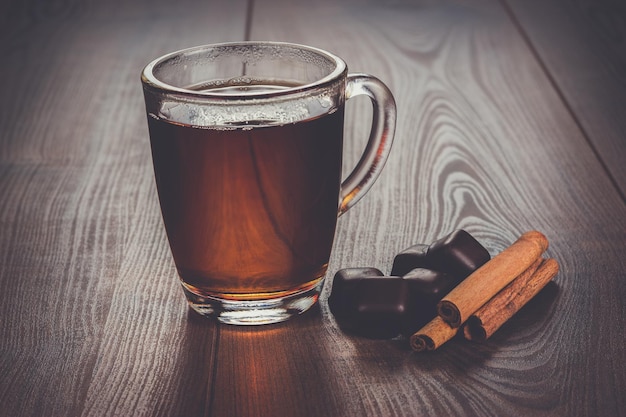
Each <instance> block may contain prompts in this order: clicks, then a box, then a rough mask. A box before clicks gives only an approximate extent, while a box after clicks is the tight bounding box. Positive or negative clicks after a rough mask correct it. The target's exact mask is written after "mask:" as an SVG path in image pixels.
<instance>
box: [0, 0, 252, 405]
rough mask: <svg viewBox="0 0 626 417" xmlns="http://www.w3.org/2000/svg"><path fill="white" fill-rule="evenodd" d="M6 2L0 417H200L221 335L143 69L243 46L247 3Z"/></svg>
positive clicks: (1, 76) (1, 81)
mask: <svg viewBox="0 0 626 417" xmlns="http://www.w3.org/2000/svg"><path fill="white" fill-rule="evenodd" d="M3 4H6V5H8V6H7V8H8V13H7V14H3V16H2V19H3V25H2V38H1V43H0V45H1V46H2V49H3V53H4V58H3V64H2V66H1V68H2V69H1V71H2V72H1V73H0V88H1V89H2V91H3V94H2V96H1V98H0V109H1V111H0V126H1V131H2V134H1V136H0V173H1V177H0V178H1V180H0V195H1V196H2V197H1V200H0V201H1V203H0V210H1V214H0V216H1V217H0V219H1V224H2V226H1V227H0V259H1V266H0V273H1V277H2V279H1V280H0V290H1V294H2V296H1V300H2V303H1V305H0V312H1V313H0V314H1V317H0V331H1V334H2V341H0V353H1V356H0V357H1V360H0V387H1V388H0V404H2V407H1V410H0V415H11V416H18V415H32V416H34V415H81V414H84V415H142V414H143V415H158V414H161V415H175V414H178V413H180V415H196V414H202V412H204V410H205V408H206V398H208V397H210V385H209V384H210V380H211V379H210V375H211V374H212V365H213V364H212V359H213V356H214V352H215V343H216V340H217V339H216V335H217V333H216V332H215V325H214V324H213V323H211V322H207V321H201V322H198V320H193V319H189V320H188V318H187V308H186V304H185V301H184V297H183V295H182V291H181V290H180V288H179V286H178V285H177V279H176V272H175V270H174V267H173V264H172V261H171V257H170V253H169V248H168V245H167V241H166V239H165V234H164V232H163V228H162V222H161V218H160V212H159V207H158V202H157V198H156V193H155V189H154V185H153V173H152V167H151V160H150V151H149V145H148V138H147V126H146V122H145V114H144V110H143V97H142V91H141V84H140V82H139V74H140V71H141V68H142V67H143V65H145V64H146V63H147V62H148V61H149V60H151V59H153V58H155V57H157V56H159V55H160V54H162V53H165V52H168V51H170V50H172V49H177V48H181V47H184V46H190V45H194V44H198V43H204V42H210V41H214V42H216V41H222V40H232V39H239V38H240V37H241V36H243V33H244V31H245V30H244V29H245V17H246V16H245V10H246V4H245V3H244V2H231V3H230V4H229V5H226V4H224V5H222V6H220V7H221V9H219V10H216V7H217V6H214V7H210V6H209V5H198V4H197V3H196V2H193V1H191V2H189V1H183V2H176V3H175V4H174V3H172V2H133V3H132V4H131V3H126V2H93V3H91V4H89V3H87V2H80V1H69V2H17V1H16V2H4V3H3ZM3 7H4V6H3ZM190 10H194V11H195V12H194V13H189V11H190ZM215 11H219V13H218V14H217V15H215V14H213V12H215ZM224 16H232V17H234V19H231V20H229V21H224V20H222V19H224ZM207 27H210V28H211V29H210V30H209V29H207ZM188 396H192V397H193V398H194V399H199V401H187V397H188Z"/></svg>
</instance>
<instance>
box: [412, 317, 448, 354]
mask: <svg viewBox="0 0 626 417" xmlns="http://www.w3.org/2000/svg"><path fill="white" fill-rule="evenodd" d="M458 331H459V329H454V328H452V327H450V325H449V324H448V323H446V322H445V321H443V319H442V318H441V317H439V316H437V317H435V318H434V319H432V320H431V321H430V322H428V323H427V324H426V325H425V326H424V327H422V328H421V329H420V330H419V331H418V332H417V333H415V334H414V335H413V336H411V339H410V343H411V348H412V349H413V350H414V351H416V352H423V351H425V350H435V349H437V348H438V347H439V346H441V345H443V344H444V343H446V342H447V341H448V340H450V339H452V338H453V337H454V335H455V334H457V332H458Z"/></svg>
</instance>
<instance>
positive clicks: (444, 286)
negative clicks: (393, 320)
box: [402, 268, 459, 335]
mask: <svg viewBox="0 0 626 417" xmlns="http://www.w3.org/2000/svg"><path fill="white" fill-rule="evenodd" d="M402 278H403V279H404V280H405V281H407V282H408V284H409V293H410V296H411V299H412V301H413V303H414V304H415V311H414V314H413V315H412V317H410V318H409V320H407V322H406V325H405V326H404V329H403V333H404V334H409V335H410V334H413V333H414V332H416V331H417V330H419V329H420V328H422V327H423V326H424V325H425V324H426V323H428V322H429V321H431V320H432V319H433V318H435V316H436V315H437V303H438V302H439V300H441V299H442V298H443V297H444V296H445V295H446V294H448V293H449V292H450V291H452V289H453V288H454V287H456V285H457V284H458V283H459V280H458V279H456V278H455V277H453V276H452V275H450V274H446V273H445V272H438V271H433V270H431V269H425V268H416V269H413V270H411V271H409V272H408V273H407V274H405V275H404V276H403V277H402Z"/></svg>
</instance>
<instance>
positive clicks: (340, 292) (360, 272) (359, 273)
mask: <svg viewBox="0 0 626 417" xmlns="http://www.w3.org/2000/svg"><path fill="white" fill-rule="evenodd" d="M383 275H384V274H383V273H382V272H381V271H380V270H378V269H376V268H344V269H340V270H339V271H337V273H336V274H335V276H334V278H333V287H332V291H331V293H330V296H329V297H328V307H330V311H331V313H333V315H334V316H335V318H336V319H337V320H342V319H344V318H346V316H347V315H348V313H349V311H350V310H352V306H353V304H354V303H353V301H354V296H355V289H356V284H357V283H358V282H359V281H361V280H362V279H365V278H371V277H381V276H383Z"/></svg>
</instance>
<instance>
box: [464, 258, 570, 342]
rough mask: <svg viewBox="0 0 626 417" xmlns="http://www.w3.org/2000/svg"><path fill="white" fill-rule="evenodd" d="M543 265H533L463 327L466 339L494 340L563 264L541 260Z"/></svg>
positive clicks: (551, 260)
mask: <svg viewBox="0 0 626 417" xmlns="http://www.w3.org/2000/svg"><path fill="white" fill-rule="evenodd" d="M540 263H541V264H540V265H539V266H538V268H537V265H536V264H533V265H532V266H531V267H530V268H529V269H528V270H526V271H525V272H524V273H522V274H521V275H520V276H519V277H517V278H515V280H513V282H511V283H510V284H509V285H507V286H506V287H505V288H504V289H503V290H502V291H500V292H499V293H498V294H496V295H495V296H494V297H493V298H492V299H491V300H489V301H488V302H487V303H486V304H485V305H483V306H482V307H481V308H480V309H478V311H476V312H475V313H474V314H472V315H471V316H470V317H469V319H468V320H467V322H466V323H465V326H463V334H464V335H465V338H466V339H469V340H475V341H483V340H486V339H488V338H489V337H491V335H493V334H494V333H495V332H496V330H498V329H499V328H500V327H501V326H502V325H503V324H504V323H505V322H506V321H507V320H508V319H510V318H511V317H513V315H514V314H515V313H517V312H518V311H519V310H520V309H521V308H522V307H523V306H524V305H526V303H528V301H530V300H531V299H532V298H533V297H534V296H535V295H537V294H538V293H539V291H541V289H542V288H544V287H545V286H546V285H547V284H548V282H550V280H551V279H552V278H554V276H555V275H556V274H557V273H558V271H559V264H558V263H557V261H556V260H554V259H551V258H549V259H545V260H541V261H540Z"/></svg>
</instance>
